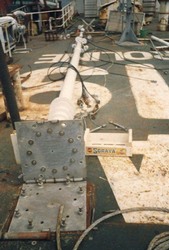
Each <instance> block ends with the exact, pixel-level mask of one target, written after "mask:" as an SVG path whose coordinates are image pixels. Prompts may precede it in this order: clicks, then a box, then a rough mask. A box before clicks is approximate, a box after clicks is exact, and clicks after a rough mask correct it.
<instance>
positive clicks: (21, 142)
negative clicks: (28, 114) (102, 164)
mask: <svg viewBox="0 0 169 250" xmlns="http://www.w3.org/2000/svg"><path fill="white" fill-rule="evenodd" d="M15 127H16V133H17V140H18V147H19V153H20V158H21V167H22V172H23V179H24V181H25V182H27V183H33V182H39V181H40V182H60V181H63V182H65V181H67V179H69V180H70V181H76V180H77V181H80V180H84V179H86V163H85V150H84V129H83V124H82V121H81V120H73V121H72V120H71V121H67V120H66V121H46V122H43V121H40V122H36V121H24V122H16V124H15Z"/></svg>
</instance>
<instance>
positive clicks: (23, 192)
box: [21, 188, 26, 196]
mask: <svg viewBox="0 0 169 250" xmlns="http://www.w3.org/2000/svg"><path fill="white" fill-rule="evenodd" d="M21 196H26V189H25V188H22V189H21Z"/></svg>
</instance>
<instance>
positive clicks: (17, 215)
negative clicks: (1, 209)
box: [15, 209, 21, 218]
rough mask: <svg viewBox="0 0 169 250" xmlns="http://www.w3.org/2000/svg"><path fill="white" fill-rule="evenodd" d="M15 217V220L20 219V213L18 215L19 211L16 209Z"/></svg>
mask: <svg viewBox="0 0 169 250" xmlns="http://www.w3.org/2000/svg"><path fill="white" fill-rule="evenodd" d="M15 217H16V218H19V217H21V213H20V211H19V209H16V210H15Z"/></svg>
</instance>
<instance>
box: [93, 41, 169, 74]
mask: <svg viewBox="0 0 169 250" xmlns="http://www.w3.org/2000/svg"><path fill="white" fill-rule="evenodd" d="M88 42H89V43H90V44H91V45H93V46H94V47H96V48H99V49H102V50H105V51H110V52H113V53H115V54H117V55H118V56H119V57H120V58H121V59H123V60H124V61H126V62H130V63H135V64H140V62H138V61H134V60H130V59H126V58H123V57H122V56H121V55H120V54H119V53H118V52H117V51H114V50H112V49H108V48H104V47H101V46H98V45H95V44H94V43H92V42H91V41H88ZM100 60H101V59H100ZM107 62H108V61H107ZM114 64H119V65H126V64H124V63H119V62H114ZM130 66H132V67H137V66H135V65H130ZM139 67H140V68H148V69H152V67H151V66H148V65H144V66H141V65H140V66H139ZM153 69H156V70H165V69H168V68H163V69H161V68H157V67H154V68H153Z"/></svg>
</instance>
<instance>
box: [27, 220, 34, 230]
mask: <svg viewBox="0 0 169 250" xmlns="http://www.w3.org/2000/svg"><path fill="white" fill-rule="evenodd" d="M33 227H34V226H33V219H29V220H28V226H27V228H28V229H32V228H33Z"/></svg>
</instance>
